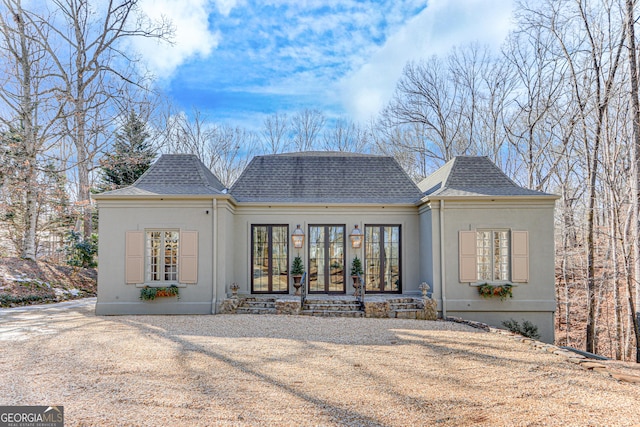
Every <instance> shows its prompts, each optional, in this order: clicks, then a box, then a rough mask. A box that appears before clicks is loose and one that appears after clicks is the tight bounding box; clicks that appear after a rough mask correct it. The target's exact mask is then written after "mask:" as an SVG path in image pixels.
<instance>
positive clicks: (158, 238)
mask: <svg viewBox="0 0 640 427" xmlns="http://www.w3.org/2000/svg"><path fill="white" fill-rule="evenodd" d="M179 241H180V232H179V231H178V230H148V231H147V232H146V233H145V244H146V260H145V261H146V262H145V265H146V277H145V281H146V282H149V283H153V282H177V281H178V247H179Z"/></svg>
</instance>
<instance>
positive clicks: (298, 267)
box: [291, 256, 304, 276]
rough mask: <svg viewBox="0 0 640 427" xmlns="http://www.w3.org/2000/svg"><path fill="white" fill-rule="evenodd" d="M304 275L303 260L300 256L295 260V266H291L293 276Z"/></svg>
mask: <svg viewBox="0 0 640 427" xmlns="http://www.w3.org/2000/svg"><path fill="white" fill-rule="evenodd" d="M303 274H304V265H303V264H302V258H300V257H299V256H297V257H295V258H294V259H293V265H292V266H291V275H292V276H302V275H303Z"/></svg>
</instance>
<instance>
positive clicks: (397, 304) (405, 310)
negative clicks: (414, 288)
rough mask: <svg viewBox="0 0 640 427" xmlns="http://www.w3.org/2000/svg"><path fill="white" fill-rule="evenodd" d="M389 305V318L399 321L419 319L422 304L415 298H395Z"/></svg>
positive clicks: (390, 300) (389, 301)
mask: <svg viewBox="0 0 640 427" xmlns="http://www.w3.org/2000/svg"><path fill="white" fill-rule="evenodd" d="M387 302H388V303H389V317H392V318H397V319H418V318H419V314H418V313H419V312H421V311H422V303H421V302H418V301H416V300H415V299H413V298H393V299H389V300H387Z"/></svg>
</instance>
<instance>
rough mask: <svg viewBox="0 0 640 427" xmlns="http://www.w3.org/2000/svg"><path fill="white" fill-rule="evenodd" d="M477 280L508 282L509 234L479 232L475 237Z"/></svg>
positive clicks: (499, 231) (494, 231)
mask: <svg viewBox="0 0 640 427" xmlns="http://www.w3.org/2000/svg"><path fill="white" fill-rule="evenodd" d="M476 245H477V251H476V253H477V257H478V262H477V265H478V280H487V281H507V280H509V232H508V231H506V230H480V231H478V232H477V235H476Z"/></svg>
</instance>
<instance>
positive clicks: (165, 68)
mask: <svg viewBox="0 0 640 427" xmlns="http://www.w3.org/2000/svg"><path fill="white" fill-rule="evenodd" d="M218 3H225V4H226V6H225V7H228V8H229V11H230V10H231V7H233V5H229V4H230V3H234V4H235V2H232V1H225V0H220V1H218ZM219 7H220V6H219ZM140 8H141V10H142V12H143V13H145V14H146V15H147V16H148V17H149V18H151V19H152V20H159V19H161V18H163V17H164V18H168V19H169V20H171V23H172V25H173V28H174V30H175V33H174V38H173V45H169V44H168V43H159V42H158V41H157V40H153V39H143V38H138V39H137V40H135V41H133V47H134V49H136V50H137V51H138V52H139V53H140V54H141V55H142V57H143V59H144V61H145V62H146V63H147V65H148V67H149V68H150V69H151V71H152V72H153V73H154V74H155V75H156V76H157V77H158V78H160V79H167V78H169V77H170V76H171V75H172V73H173V72H174V71H175V70H176V69H177V68H178V67H179V66H180V65H181V64H183V63H184V62H186V61H188V60H189V59H191V58H194V57H200V58H206V57H207V56H208V55H209V54H211V52H212V51H213V50H214V49H215V48H216V47H217V46H218V42H219V40H220V34H219V33H218V32H215V31H212V30H211V29H210V28H209V23H208V17H209V14H210V13H211V12H212V9H213V5H212V4H210V3H209V2H208V1H207V0H181V1H175V0H143V1H141V2H140Z"/></svg>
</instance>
